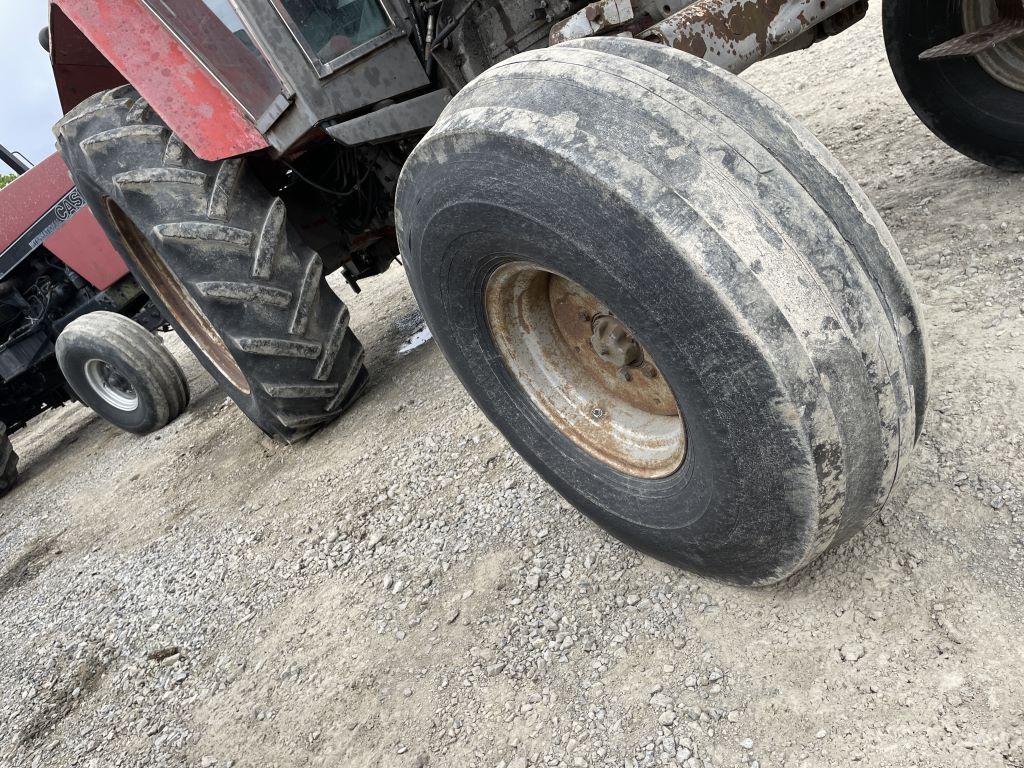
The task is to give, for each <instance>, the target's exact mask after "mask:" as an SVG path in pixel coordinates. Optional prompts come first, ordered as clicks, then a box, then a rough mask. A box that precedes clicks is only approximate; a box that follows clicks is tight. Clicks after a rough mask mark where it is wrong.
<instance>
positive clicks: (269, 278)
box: [55, 89, 368, 441]
mask: <svg viewBox="0 0 1024 768" xmlns="http://www.w3.org/2000/svg"><path fill="white" fill-rule="evenodd" d="M118 93H119V95H118V97H117V98H116V99H114V98H111V99H107V101H104V98H103V97H102V96H101V97H99V98H95V99H92V100H87V101H86V102H83V105H80V106H79V107H78V108H76V111H78V110H83V109H84V110H93V109H94V108H95V111H90V112H89V114H88V115H86V116H83V117H82V119H78V120H76V121H75V122H76V125H77V126H78V127H77V128H76V130H75V131H74V132H73V133H69V132H67V131H62V130H61V128H60V126H58V128H57V129H55V130H56V131H57V132H58V134H59V139H60V141H61V146H62V150H63V152H64V154H65V159H66V160H67V161H68V163H69V167H71V169H72V173H73V174H76V172H77V173H78V174H81V173H85V174H87V175H88V177H89V179H88V181H89V182H90V183H89V184H86V185H80V186H85V187H95V186H98V187H99V188H100V189H101V190H102V193H103V194H106V195H109V196H110V197H112V198H113V199H115V201H116V202H117V203H118V204H119V205H120V206H121V208H122V209H123V210H124V211H125V212H126V214H127V215H128V216H129V217H130V218H131V219H132V220H133V221H134V222H135V224H136V225H137V226H138V227H139V229H140V231H141V232H142V233H143V234H144V235H145V236H146V237H147V239H148V240H149V242H150V243H151V244H152V245H153V247H154V248H155V249H156V250H157V252H158V253H159V255H160V256H161V257H162V258H163V259H164V261H165V262H166V263H167V264H168V265H169V266H170V267H171V270H172V272H173V273H174V274H175V276H177V277H178V278H179V280H180V281H181V282H182V284H183V285H184V286H186V290H187V291H188V293H189V294H190V295H191V298H192V299H193V300H194V301H195V302H196V303H197V304H198V306H199V308H200V309H201V311H202V312H203V314H205V315H206V317H207V318H208V319H209V320H210V323H211V324H212V326H213V328H214V329H215V330H216V332H217V334H219V336H220V337H221V339H222V340H223V342H224V343H225V344H226V345H227V347H228V348H229V349H230V350H232V351H233V356H234V358H235V361H236V362H237V363H238V365H239V367H240V368H241V369H242V372H243V373H244V376H245V378H246V380H247V381H248V382H249V385H250V386H249V390H250V391H249V392H244V391H241V390H238V389H237V388H235V387H234V386H233V385H231V384H230V382H228V381H226V380H225V377H224V376H223V375H222V374H221V373H220V372H219V371H218V370H217V369H216V366H215V365H214V364H213V363H212V362H211V361H209V359H208V358H207V356H206V355H204V354H202V353H201V350H197V349H196V346H195V345H194V344H191V345H192V346H193V350H194V351H199V352H200V354H199V358H200V360H201V361H202V362H203V363H204V365H206V367H207V368H208V369H209V370H210V371H211V373H213V374H214V376H215V377H218V378H219V379H220V380H221V381H222V383H223V384H224V385H225V386H226V387H227V389H228V391H229V394H231V395H232V397H233V398H234V399H235V400H236V402H238V404H239V406H240V407H242V409H243V410H244V411H245V412H246V413H247V415H249V416H250V418H252V419H253V420H254V421H255V422H256V423H257V425H258V426H260V427H261V428H262V429H263V430H264V431H266V432H268V433H270V434H272V435H275V436H277V437H280V438H283V439H285V440H287V441H292V440H295V439H299V438H301V437H303V436H304V435H306V434H308V433H310V432H312V431H313V430H314V429H316V428H317V427H318V426H320V425H322V424H324V423H326V422H328V421H330V420H331V419H333V418H335V417H336V416H338V415H339V414H340V413H341V412H342V411H343V410H344V409H345V408H347V407H348V405H349V404H350V403H351V402H352V401H353V400H354V399H355V398H356V397H357V396H358V394H359V393H360V392H361V390H362V388H363V386H364V385H365V383H366V381H367V378H368V377H367V375H366V370H365V368H364V367H363V360H364V355H363V350H362V346H361V345H360V344H359V342H358V340H357V339H356V338H355V336H354V335H353V334H352V332H351V331H350V329H349V311H348V308H347V307H346V306H345V305H344V303H342V302H341V301H340V299H339V298H338V297H337V296H336V295H335V294H334V292H333V291H332V290H331V289H330V287H329V286H328V285H327V283H326V281H325V280H324V276H323V261H322V259H321V257H320V256H319V255H318V254H317V253H316V252H314V251H312V250H311V249H309V248H307V247H305V246H303V245H301V244H300V243H299V242H298V239H297V237H296V235H295V234H294V233H293V232H292V230H291V229H290V228H289V226H288V222H287V211H286V210H285V205H284V202H283V200H281V199H280V198H278V197H276V196H274V195H272V194H270V193H269V192H267V191H266V190H265V189H264V188H263V187H262V186H261V185H260V184H259V182H258V180H257V179H256V178H255V177H252V178H251V179H250V178H249V177H248V175H247V174H246V163H245V161H244V160H242V159H238V158H232V159H228V160H224V161H220V162H216V163H213V162H207V161H204V160H202V159H200V158H198V157H196V156H195V155H194V154H193V153H192V152H191V151H190V150H189V149H188V148H187V147H186V146H185V144H184V143H183V142H182V141H181V140H180V139H179V138H178V136H176V135H175V134H173V133H171V132H170V131H169V130H168V129H167V127H166V126H165V125H164V124H163V123H162V122H161V121H160V119H159V116H157V115H156V114H155V113H154V111H153V110H152V109H151V108H150V107H149V105H148V104H146V103H145V100H144V99H142V98H141V97H139V96H137V94H135V92H134V91H132V90H130V89H129V90H125V89H119V91H118ZM100 104H103V105H104V106H102V107H101V106H99V105H100ZM110 105H113V107H114V108H113V109H111V108H110ZM69 118H71V115H69ZM65 119H66V120H67V119H68V118H65ZM126 142H127V143H126ZM115 143H116V146H117V147H118V148H119V150H123V152H121V151H119V152H118V153H115V152H97V151H96V149H97V148H99V147H105V146H111V147H113V146H114V145H115ZM115 154H118V155H120V156H119V157H117V158H116V159H115V158H114V157H113V156H114V155H115ZM108 169H112V170H113V171H115V172H113V173H112V172H110V170H108ZM183 184H185V185H188V186H189V188H191V189H196V190H198V189H200V188H201V189H202V190H204V194H205V199H204V200H203V205H202V206H201V207H200V208H199V209H197V210H199V211H200V214H199V215H196V211H193V210H191V209H189V210H187V211H186V210H185V206H184V204H183V202H182V200H181V197H182V196H181V195H180V192H179V193H177V194H175V192H174V189H175V188H177V189H178V190H181V189H182V186H181V185H183ZM128 191H130V192H131V193H132V194H131V195H130V196H127V195H126V192H128ZM87 197H88V195H87ZM183 214H184V215H183ZM128 260H129V263H131V258H130V255H129V259H128ZM186 341H189V340H188V339H186Z"/></svg>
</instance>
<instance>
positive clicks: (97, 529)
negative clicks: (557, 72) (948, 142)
mask: <svg viewBox="0 0 1024 768" xmlns="http://www.w3.org/2000/svg"><path fill="white" fill-rule="evenodd" d="M878 27H879V15H878V9H877V8H875V9H873V11H872V13H871V15H870V17H869V19H868V21H867V22H865V23H864V24H862V25H860V26H859V27H858V28H856V29H854V30H853V31H851V32H850V33H848V34H844V35H842V36H840V37H838V38H834V39H832V40H830V41H827V42H826V43H824V44H822V45H820V46H818V47H816V48H815V49H814V50H813V51H809V52H806V53H802V54H798V55H795V56H793V57H790V58H787V59H778V60H774V61H771V62H768V63H766V64H764V65H762V66H760V67H758V68H756V69H755V70H753V71H752V72H750V73H749V75H748V77H749V79H750V80H751V81H753V82H754V83H755V84H756V85H758V86H759V87H761V88H762V89H764V90H765V91H767V92H768V93H769V94H771V95H772V96H773V97H775V98H776V99H778V100H779V101H781V102H782V103H783V104H784V105H785V106H786V107H787V108H788V109H789V110H790V111H792V112H793V113H794V114H796V115H798V116H799V117H800V118H801V119H803V120H805V121H806V122H807V123H808V124H809V125H810V126H811V127H812V128H813V129H814V130H815V132H816V133H817V134H818V135H819V136H820V137H822V139H823V140H824V141H825V143H826V144H828V145H829V146H830V147H831V148H832V149H833V150H834V151H835V152H836V153H837V154H838V155H839V157H840V158H841V159H842V160H843V161H844V162H845V163H847V165H848V166H849V167H850V169H851V170H852V172H853V174H854V175H855V177H856V178H857V179H858V180H859V181H860V182H861V183H862V184H863V185H864V187H865V189H866V190H867V192H868V194H869V196H870V197H872V199H873V200H874V202H875V203H876V204H877V205H878V207H879V208H880V210H881V211H882V214H883V216H884V217H885V219H886V220H887V222H888V224H889V225H890V227H891V228H892V230H893V232H894V234H895V235H896V237H897V239H898V240H899V242H900V243H901V245H902V247H903V249H904V253H905V254H906V257H907V259H908V262H909V264H910V266H911V269H912V271H913V273H914V277H915V278H916V280H917V284H918V286H919V287H920V291H921V295H922V300H923V302H924V305H925V310H926V316H927V319H928V324H929V329H930V331H931V340H932V346H933V352H934V355H933V360H932V362H933V384H934V393H935V395H934V400H933V405H932V411H931V415H930V417H929V422H928V426H927V429H926V432H925V435H924V438H923V440H922V443H921V445H920V447H919V450H918V452H917V454H916V457H915V461H914V465H913V467H912V468H911V469H910V470H909V472H908V479H907V482H906V484H905V486H904V490H903V492H902V493H901V494H900V496H899V498H898V499H897V501H896V503H894V504H893V505H892V506H891V507H889V508H887V509H885V510H884V512H883V513H882V514H881V515H880V516H879V517H878V519H877V520H876V521H874V522H873V523H872V524H871V525H870V526H869V528H868V529H867V531H866V532H865V533H864V534H863V535H862V536H859V537H857V538H855V539H854V540H853V541H852V542H850V543H848V544H847V545H844V546H843V547H841V548H840V549H838V550H836V551H834V552H832V553H830V554H828V555H827V556H825V557H824V558H822V559H821V560H820V561H819V562H817V563H816V564H815V565H813V566H812V567H810V568H809V569H807V570H806V571H804V572H803V573H802V574H801V575H799V576H797V577H795V578H793V579H791V580H790V581H788V582H787V583H785V584H783V585H781V586H778V587H774V588H770V589H761V590H741V589H735V588H731V587H727V586H722V585H720V584H717V583H713V582H709V581H706V580H702V579H699V578H695V577H692V576H689V575H687V574H684V573H681V572H678V571H676V570H673V569H671V568H668V567H666V566H664V565H661V564H659V563H657V562H654V561H651V560H649V559H646V558H644V557H641V556H639V555H637V554H635V553H633V552H631V551H629V550H628V549H626V548H624V547H623V546H621V545H620V544H618V543H617V542H615V541H613V540H612V539H610V538H609V537H608V536H606V535H605V534H603V533H602V532H601V531H599V530H597V529H596V528H595V527H594V526H593V525H591V524H589V523H588V522H586V521H585V520H584V519H582V518H581V517H580V516H579V515H578V514H577V513H575V512H574V511H573V510H572V509H570V508H569V507H568V506H567V505H566V504H565V503H564V502H563V501H562V500H561V499H560V498H559V497H558V496H557V495H556V494H555V493H553V492H552V491H551V490H550V489H549V488H548V487H547V486H546V485H545V484H544V483H543V482H541V481H540V479H539V478H538V477H537V476H536V475H534V474H533V473H532V472H531V471H530V470H529V469H528V468H527V467H526V466H525V465H524V464H523V462H522V461H521V460H519V458H518V457H517V456H516V455H515V454H514V453H513V452H512V451H511V449H510V448H509V447H508V446H507V444H506V443H505V441H504V440H503V439H502V438H501V436H500V435H498V434H497V433H496V431H495V430H494V429H493V428H492V427H491V426H490V425H489V424H488V423H487V422H486V420H485V419H484V418H483V417H482V415H481V414H480V412H479V411H478V410H477V409H476V407H475V406H474V405H473V403H472V401H471V400H470V399H469V397H468V396H467V395H466V394H465V393H464V392H463V390H462V389H461V388H460V386H459V385H458V383H457V381H456V380H455V379H454V377H453V376H452V374H451V373H450V372H449V370H448V368H447V367H446V366H445V363H444V361H443V359H442V357H441V355H440V353H439V352H438V350H437V348H436V347H435V345H434V344H433V343H432V342H427V343H425V344H422V345H421V346H418V347H415V348H414V349H412V350H411V351H408V352H407V353H405V354H399V349H400V348H402V347H403V345H404V344H405V342H406V341H407V340H408V339H409V338H410V337H411V336H413V335H414V334H415V332H416V331H417V330H418V327H419V320H418V315H417V314H416V309H415V303H414V301H413V299H412V296H411V294H410V292H409V289H408V286H407V284H406V282H405V278H404V276H403V274H402V273H401V271H400V270H398V269H396V270H395V271H393V272H391V273H389V274H388V275H386V276H384V277H382V278H378V279H377V280H375V281H374V283H373V284H372V285H368V286H367V290H366V291H365V292H364V293H363V294H361V295H360V296H357V297H353V296H352V295H351V293H350V292H348V291H347V290H344V291H343V293H344V295H345V297H346V299H347V300H351V302H352V307H353V316H354V325H355V327H356V328H357V330H358V331H359V332H360V335H361V336H362V338H363V339H364V341H365V343H366V345H367V348H368V354H369V363H370V366H371V370H373V372H374V379H373V384H372V388H371V389H370V390H369V392H368V394H367V395H366V396H365V397H364V398H363V399H362V400H361V401H360V402H359V403H358V405H357V406H356V407H355V408H354V409H353V411H352V412H351V413H350V414H349V415H348V416H347V417H346V418H344V419H342V420H341V421H339V422H338V423H336V424H335V425H333V426H331V427H330V428H328V429H326V430H324V431H323V432H322V433H320V434H319V435H317V436H315V437H314V438H313V439H311V440H309V441H307V442H306V443H303V444H302V445H299V446H296V447H291V448H288V447H284V446H279V445H275V444H273V443H271V442H269V441H268V440H267V439H265V438H263V437H261V436H260V435H258V434H257V432H256V431H255V429H254V428H253V427H252V426H251V425H250V424H249V422H248V421H247V420H246V419H245V418H244V417H243V416H242V414H241V413H240V412H239V411H238V410H237V409H236V408H235V407H234V406H233V405H231V404H229V403H226V402H225V401H224V398H223V395H222V394H221V393H220V392H219V391H218V390H217V389H216V388H215V387H214V386H213V384H212V381H211V380H210V379H209V378H208V377H207V376H206V375H205V373H203V372H202V370H201V369H200V368H199V367H198V365H197V364H196V362H195V361H194V360H193V359H192V358H190V357H189V355H188V354H187V352H186V351H185V350H184V348H183V347H182V346H181V345H180V343H178V342H177V341H176V340H175V341H172V342H170V343H171V346H172V348H173V349H174V351H175V353H176V354H177V356H178V357H179V359H181V360H182V362H183V364H184V365H185V366H186V368H187V370H188V373H189V377H190V380H191V384H192V387H193V392H194V403H193V405H192V407H191V410H190V411H189V412H188V413H187V414H186V415H185V416H184V417H182V418H181V419H180V420H179V421H178V422H176V423H175V424H173V425H171V426H170V427H168V428H167V429H165V430H163V431H162V432H160V433H158V434H155V435H152V436H149V437H144V438H139V437H134V436H130V435H125V434H122V433H119V432H117V431H116V430H115V429H113V428H112V427H109V426H107V425H105V424H104V423H102V422H100V421H98V420H97V419H96V418H95V417H93V416H92V414H91V413H90V412H88V411H87V410H85V409H83V408H81V407H79V406H74V407H68V408H65V409H62V410H60V411H58V412H54V413H51V414H48V415H46V416H45V417H43V418H40V419H39V420H38V421H37V422H36V423H34V424H33V425H32V426H31V427H30V428H29V429H27V430H24V431H23V432H21V433H19V434H18V435H17V436H16V437H15V446H16V448H17V450H18V451H19V452H20V453H21V454H22V456H23V459H22V468H23V478H24V479H23V482H22V484H21V486H20V487H19V488H18V489H17V490H15V491H14V493H12V494H11V495H10V496H9V497H7V498H5V499H4V500H3V501H2V502H0V659H2V662H0V765H2V766H12V767H13V766H17V767H18V768H20V767H21V766H65V765H66V766H83V767H88V768H105V767H106V766H186V765H187V766H206V767H208V766H217V767H218V768H222V767H223V766H293V765H296V766H299V765H301V766H306V765H309V766H321V765H324V766H404V767H407V768H411V767H412V766H426V765H430V766H481V767H486V768H527V766H615V767H616V768H618V767H621V766H626V767H627V768H632V767H633V766H637V765H640V766H648V765H681V766H685V768H696V767H698V766H705V767H707V766H748V767H749V768H754V767H755V766H761V767H762V768H766V767H767V766H783V765H786V766H838V765H854V764H860V765H868V766H913V765H920V766H936V765H970V766H975V765H977V766H1022V765H1024V743H1022V736H1021V733H1022V721H1024V713H1022V710H1024V675H1022V672H1024V651H1022V650H1021V645H1020V643H1019V642H1018V640H1019V634H1020V630H1019V627H1020V626H1021V619H1022V615H1021V614H1022V601H1021V597H1022V596H1024V575H1022V569H1021V565H1022V558H1024V537H1022V533H1024V527H1022V526H1024V515H1022V511H1021V501H1022V493H1024V489H1022V488H1018V487H1017V484H1018V483H1019V482H1021V481H1020V480H1018V478H1019V477H1020V476H1021V474H1022V469H1024V452H1022V425H1024V407H1022V405H1024V396H1022V392H1021V384H1020V380H1021V369H1022V361H1024V354H1022V351H1021V333H1022V331H1024V317H1022V311H1024V306H1022V304H1021V300H1022V299H1021V297H1022V296H1024V263H1022V258H1024V195H1022V186H1021V181H1020V179H1019V178H1017V177H1013V176H1010V175H1009V174H1003V173H999V172H996V171H993V170H990V169H988V168H985V167H982V166H980V165H977V164H975V163H973V162H971V161H969V160H967V159H965V158H963V157H960V156H959V155H957V154H955V153H954V152H952V151H951V150H949V149H947V148H946V147H945V146H944V145H942V144H941V143H940V142H938V141H937V140H936V139H935V138H933V137H932V136H931V135H930V134H929V133H928V132H927V130H926V129H925V128H924V127H922V126H921V125H920V124H919V123H918V122H917V120H916V119H915V118H914V116H913V115H912V113H911V112H910V110H909V108H908V107H907V106H906V105H905V103H904V102H903V100H902V98H901V97H900V95H899V93H898V91H897V89H896V86H895V83H894V82H893V79H892V76H891V74H890V73H889V70H888V67H887V64H886V63H885V61H884V54H883V50H882V45H881V38H880V31H879V29H878Z"/></svg>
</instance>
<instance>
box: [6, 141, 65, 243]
mask: <svg viewBox="0 0 1024 768" xmlns="http://www.w3.org/2000/svg"><path fill="white" fill-rule="evenodd" d="M73 186H74V184H73V183H72V181H71V177H70V176H69V175H68V168H67V166H66V165H64V160H63V159H61V156H60V155H59V154H57V153H54V154H52V155H50V156H49V157H48V158H46V159H45V160H43V162H41V163H40V164H39V165H37V166H35V167H33V168H31V169H29V171H28V173H24V174H22V175H21V176H19V177H18V178H16V179H15V180H14V181H12V182H11V183H10V184H8V185H7V186H6V187H4V188H3V189H0V252H3V251H4V250H5V249H7V248H8V247H9V246H10V245H11V244H12V243H13V242H14V241H15V240H17V239H18V238H19V237H21V236H22V235H23V234H24V233H25V232H26V231H27V230H28V228H29V227H31V226H32V225H33V224H35V223H36V222H37V221H39V219H41V218H42V217H43V216H44V215H45V214H46V213H47V212H49V210H50V209H51V208H53V206H54V205H55V204H56V203H57V201H58V200H60V199H61V198H62V197H63V196H64V195H66V194H67V193H68V192H69V191H71V188H72V187H73Z"/></svg>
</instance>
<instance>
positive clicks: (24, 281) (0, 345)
mask: <svg viewBox="0 0 1024 768" xmlns="http://www.w3.org/2000/svg"><path fill="white" fill-rule="evenodd" d="M0 160H2V161H3V162H4V163H6V164H7V165H8V166H9V167H10V168H11V169H12V170H14V171H15V173H17V174H18V177H17V178H16V179H15V180H14V181H13V182H11V183H10V184H8V185H7V186H5V187H4V188H3V189H0V496H3V495H5V494H6V493H7V492H8V491H9V490H10V489H11V488H12V487H13V486H14V484H15V482H16V480H17V473H18V455H17V454H16V453H15V452H14V448H13V446H12V445H11V441H10V435H11V434H12V433H14V432H16V431H18V430H19V429H21V428H22V427H24V426H25V424H26V423H27V422H28V421H29V420H30V419H32V418H34V417H35V416H37V415H39V414H40V413H42V412H43V411H46V410H49V409H50V408H55V407H57V406H60V405H63V404H65V403H66V402H68V401H69V400H81V401H82V402H84V403H86V404H87V405H89V406H91V407H92V408H93V409H94V410H95V411H96V412H97V413H98V414H99V415H101V416H103V417H104V418H106V419H107V420H108V421H110V422H112V423H113V424H116V425H117V426H119V427H121V428H122V429H126V430H129V431H132V432H149V431H152V430H154V429H158V428H160V427H162V426H164V425H165V424H167V423H168V422H169V421H171V420H172V419H174V418H175V417H177V416H178V415H179V414H180V413H181V412H182V411H184V409H185V407H186V406H187V405H188V398H189V392H188V384H187V382H186V380H185V376H184V374H183V373H182V371H181V368H180V367H179V366H178V364H177V362H176V361H175V360H174V358H173V357H171V355H170V354H169V353H168V352H167V350H166V349H164V346H163V345H162V344H161V343H160V341H159V340H158V339H156V338H155V337H154V336H153V334H152V333H151V331H153V330H156V329H157V328H161V327H166V321H165V320H164V319H163V317H162V316H161V315H160V313H159V311H157V309H156V308H155V307H154V306H153V304H152V303H151V302H150V301H149V300H148V298H147V297H146V295H145V293H143V291H142V289H141V288H140V287H139V284H138V283H137V282H136V281H135V278H133V277H132V276H131V274H130V273H129V272H128V268H127V267H126V266H125V263H124V261H123V260H122V259H121V257H120V256H119V255H118V254H117V252H116V251H115V250H114V249H113V248H111V246H110V242H109V241H108V240H107V238H106V236H105V235H104V234H103V231H102V230H101V229H100V228H99V225H98V224H97V223H96V220H95V219H94V218H93V216H92V214H91V213H90V211H89V209H88V208H87V207H86V205H85V201H84V200H83V199H82V196H81V195H80V194H79V192H78V190H77V189H76V188H75V186H74V183H73V182H72V181H71V177H70V176H69V175H68V170H67V167H66V166H65V165H64V162H63V160H61V158H60V155H56V154H55V155H51V156H50V157H48V158H47V159H46V160H44V161H43V162H41V163H40V164H39V165H37V166H34V167H31V168H30V167H29V166H28V165H27V164H26V163H25V162H23V161H22V160H21V159H19V158H18V157H17V156H15V155H14V154H13V153H11V152H8V151H7V150H6V149H5V148H4V147H2V146H0Z"/></svg>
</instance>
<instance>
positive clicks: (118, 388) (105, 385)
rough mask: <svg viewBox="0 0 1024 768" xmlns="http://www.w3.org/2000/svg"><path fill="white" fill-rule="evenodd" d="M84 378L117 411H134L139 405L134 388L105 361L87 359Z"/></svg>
mask: <svg viewBox="0 0 1024 768" xmlns="http://www.w3.org/2000/svg"><path fill="white" fill-rule="evenodd" d="M85 378H86V380H87V381H88V382H89V386H90V387H92V389H93V391H94V392H96V394H98V395H99V396H100V397H101V398H102V399H103V401H104V402H105V403H107V404H108V405H111V406H113V407H114V408H117V409H118V410H119V411H134V410H135V409H136V408H138V407H139V395H138V393H136V391H135V388H134V387H133V386H132V385H131V383H130V382H129V381H128V380H127V379H126V378H125V377H124V376H122V375H121V374H120V373H119V372H118V371H117V370H116V369H114V368H113V367H111V366H110V365H109V364H108V363H107V362H105V361H103V360H96V359H94V360H89V361H88V362H87V363H86V364H85Z"/></svg>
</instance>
